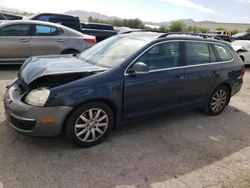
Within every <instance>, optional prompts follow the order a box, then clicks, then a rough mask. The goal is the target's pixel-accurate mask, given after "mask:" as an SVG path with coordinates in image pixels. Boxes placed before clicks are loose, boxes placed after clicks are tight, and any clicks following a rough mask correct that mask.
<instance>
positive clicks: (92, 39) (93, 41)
mask: <svg viewBox="0 0 250 188" xmlns="http://www.w3.org/2000/svg"><path fill="white" fill-rule="evenodd" d="M83 40H84V41H85V42H88V43H92V44H95V43H96V39H95V38H85V39H83Z"/></svg>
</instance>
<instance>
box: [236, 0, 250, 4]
mask: <svg viewBox="0 0 250 188" xmlns="http://www.w3.org/2000/svg"><path fill="white" fill-rule="evenodd" d="M237 1H238V2H240V3H249V4H250V0H237Z"/></svg>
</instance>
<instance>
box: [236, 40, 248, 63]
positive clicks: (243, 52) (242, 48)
mask: <svg viewBox="0 0 250 188" xmlns="http://www.w3.org/2000/svg"><path fill="white" fill-rule="evenodd" d="M232 46H233V48H234V50H235V51H236V52H237V53H238V54H239V56H240V58H241V59H242V61H243V62H244V64H246V65H250V41H249V40H236V41H234V42H232Z"/></svg>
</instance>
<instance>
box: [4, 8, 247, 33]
mask: <svg viewBox="0 0 250 188" xmlns="http://www.w3.org/2000/svg"><path fill="white" fill-rule="evenodd" d="M1 11H4V12H9V13H15V14H22V15H27V14H29V13H27V12H25V11H22V10H18V9H10V8H4V7H0V12H1ZM64 14H69V15H75V16H78V17H79V18H80V19H81V20H83V21H87V20H88V17H90V16H92V17H93V18H98V19H103V20H113V19H123V18H119V17H116V16H107V15H105V14H102V13H97V12H89V11H85V10H70V11H67V12H64ZM178 21H181V22H183V23H185V24H186V25H187V26H196V27H206V28H208V29H210V30H214V29H216V28H218V27H223V28H225V29H228V30H238V31H246V30H247V29H248V28H250V24H241V23H219V22H213V21H201V22H197V21H194V20H193V19H180V20H178ZM143 22H144V24H146V25H150V26H161V25H165V26H169V25H170V24H171V21H165V22H147V21H143Z"/></svg>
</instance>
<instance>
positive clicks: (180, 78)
mask: <svg viewBox="0 0 250 188" xmlns="http://www.w3.org/2000/svg"><path fill="white" fill-rule="evenodd" d="M175 78H176V79H177V80H179V81H182V80H184V76H175Z"/></svg>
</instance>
